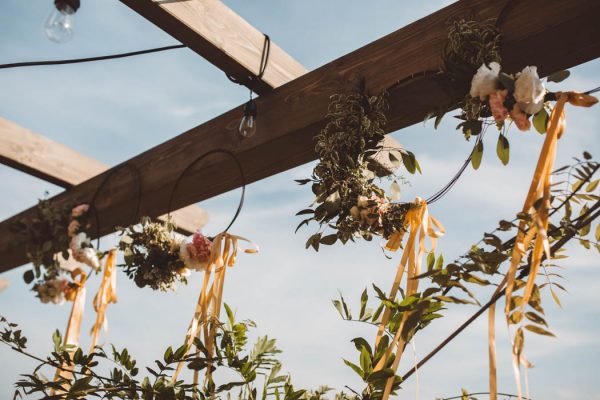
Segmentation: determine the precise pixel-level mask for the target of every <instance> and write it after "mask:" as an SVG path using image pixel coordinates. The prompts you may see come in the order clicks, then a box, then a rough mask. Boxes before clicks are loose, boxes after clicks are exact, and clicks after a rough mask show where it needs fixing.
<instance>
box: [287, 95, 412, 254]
mask: <svg viewBox="0 0 600 400" xmlns="http://www.w3.org/2000/svg"><path fill="white" fill-rule="evenodd" d="M387 108H388V104H387V100H386V95H385V93H384V94H382V95H380V96H368V95H366V94H365V93H364V91H357V92H354V93H350V94H337V95H334V96H332V97H331V100H330V104H329V109H328V114H327V117H328V119H329V121H328V123H327V125H326V126H325V128H323V130H322V131H321V132H320V133H319V134H318V135H316V137H315V140H316V146H315V150H316V152H317V154H318V155H319V163H318V164H317V166H316V167H315V168H314V170H313V174H312V177H311V179H302V180H297V182H298V183H300V184H302V185H304V184H307V183H312V191H313V193H314V194H315V195H316V199H315V201H314V203H313V205H312V207H314V209H313V208H308V209H305V210H302V211H300V212H299V213H298V214H297V215H311V216H310V217H309V218H307V219H305V220H303V221H302V222H301V223H300V225H299V226H298V228H300V227H301V226H302V225H308V223H309V222H310V221H316V222H318V223H319V225H320V227H321V229H320V230H319V232H318V233H316V234H314V235H312V236H311V237H310V238H309V239H308V241H307V244H306V246H307V248H308V247H309V246H312V247H313V248H314V249H315V250H318V247H319V244H325V245H331V244H334V243H335V242H336V241H337V240H338V239H339V240H340V241H341V242H342V243H346V242H347V241H348V240H354V238H357V237H362V238H363V239H365V240H371V239H372V238H373V235H380V236H383V237H386V238H387V237H389V236H390V235H391V234H392V233H393V232H395V231H397V230H399V229H403V227H404V215H405V214H406V211H407V210H408V208H409V205H407V204H398V203H393V202H392V200H396V198H393V197H397V196H391V197H388V196H386V193H385V191H384V189H383V188H381V187H380V186H378V185H377V184H376V183H375V180H376V179H381V178H388V179H390V180H393V183H392V187H391V189H392V193H395V194H398V193H399V191H400V187H399V184H398V182H397V181H396V179H397V178H398V177H397V176H396V175H395V172H394V170H395V169H396V168H398V167H399V166H400V164H401V163H402V162H403V163H404V165H405V166H406V168H407V169H408V170H409V172H411V173H414V172H415V171H416V170H419V169H420V167H419V165H418V163H417V161H416V159H415V156H414V154H413V153H411V152H409V151H406V150H404V149H393V150H396V151H397V152H399V153H400V155H401V158H402V161H400V160H399V159H398V158H397V157H396V156H395V155H394V154H393V153H392V152H389V153H387V157H388V158H389V162H387V163H384V162H381V159H380V158H378V157H381V156H382V154H385V153H386V152H387V150H390V149H387V148H385V147H384V145H383V144H382V141H383V139H384V135H385V132H384V129H383V128H384V126H385V124H386V120H387V119H386V116H385V112H386V110H387ZM396 154H397V153H396ZM386 161H387V160H386ZM327 227H329V228H331V229H333V230H334V231H335V233H333V234H329V235H325V236H324V235H323V230H324V229H325V228H327ZM298 228H297V229H296V230H298Z"/></svg>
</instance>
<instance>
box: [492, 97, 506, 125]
mask: <svg viewBox="0 0 600 400" xmlns="http://www.w3.org/2000/svg"><path fill="white" fill-rule="evenodd" d="M507 95H508V90H496V91H495V92H493V93H491V94H490V99H489V103H490V110H491V111H492V115H493V116H494V120H495V121H496V122H502V121H504V120H505V119H506V117H508V110H507V109H506V107H504V100H506V96H507Z"/></svg>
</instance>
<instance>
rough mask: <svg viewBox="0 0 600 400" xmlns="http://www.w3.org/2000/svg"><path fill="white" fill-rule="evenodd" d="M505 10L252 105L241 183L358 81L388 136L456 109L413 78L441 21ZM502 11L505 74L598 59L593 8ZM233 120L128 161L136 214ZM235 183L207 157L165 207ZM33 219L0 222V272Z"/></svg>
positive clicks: (382, 51) (104, 211)
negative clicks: (381, 115) (252, 130)
mask: <svg viewBox="0 0 600 400" xmlns="http://www.w3.org/2000/svg"><path fill="white" fill-rule="evenodd" d="M504 4H505V3H504V2H502V3H501V2H492V1H489V0H461V1H458V2H456V3H454V4H452V5H450V6H448V7H446V8H443V9H441V10H439V11H437V12H435V13H433V14H431V15H429V16H427V17H425V18H423V19H421V20H419V21H416V22H414V23H412V24H410V25H408V26H406V27H404V28H402V29H400V30H398V31H396V32H393V33H391V34H389V35H387V36H385V37H383V38H381V39H379V40H376V41H375V42H373V43H370V44H368V45H366V46H364V47H362V48H360V49H358V50H356V51H354V52H352V53H350V54H347V55H345V56H343V57H341V58H339V59H337V60H335V61H333V62H331V63H329V64H326V65H324V66H322V67H321V68H319V69H317V70H314V71H312V72H309V73H307V74H305V75H303V76H302V77H300V78H298V79H296V80H293V81H291V82H290V83H288V84H285V85H283V86H282V87H280V88H277V89H275V90H273V91H272V92H270V93H268V94H267V95H265V96H261V97H260V98H258V99H257V105H258V114H259V115H258V132H257V134H256V136H254V137H253V138H252V139H251V140H247V141H243V142H241V143H240V144H239V145H238V146H236V147H235V148H233V149H232V150H233V151H234V152H235V153H236V154H237V156H238V158H239V160H240V162H241V164H242V166H243V167H244V171H245V174H246V179H247V181H249V182H254V181H257V180H259V179H262V178H265V177H268V176H271V175H274V174H277V173H279V172H282V171H285V170H287V169H290V168H293V167H296V166H298V165H301V164H304V163H306V162H308V161H311V160H313V159H315V157H316V155H315V153H314V142H313V136H314V135H315V134H316V133H317V132H318V131H319V129H320V128H321V127H322V126H323V125H324V123H325V114H326V110H327V105H328V102H329V97H330V95H332V94H334V93H339V92H340V91H344V90H346V89H348V88H350V87H353V86H355V85H356V84H358V82H359V81H360V80H361V79H365V81H366V86H367V89H368V90H369V91H371V92H373V93H378V92H380V91H381V90H384V89H389V93H390V95H389V97H390V103H391V105H390V110H389V112H388V117H389V121H388V126H387V130H388V131H394V130H397V129H399V128H402V127H406V126H409V125H411V124H414V123H417V122H419V121H422V120H423V118H424V116H425V115H426V114H427V113H428V112H430V111H433V110H435V109H437V108H439V107H444V106H447V105H452V104H456V102H457V101H459V100H460V99H461V98H462V97H463V96H464V94H465V93H466V92H467V91H468V88H466V87H460V88H457V87H453V86H452V85H450V84H449V82H448V81H447V80H446V79H445V78H444V76H443V75H434V76H431V75H424V76H421V74H422V71H428V70H429V71H431V70H437V69H438V68H439V67H440V62H441V57H440V56H441V54H442V50H443V47H444V45H445V43H446V39H447V29H448V23H449V22H451V21H453V20H455V19H458V18H461V17H463V18H464V17H466V18H469V17H471V18H474V19H478V20H484V19H488V18H495V17H497V16H498V15H499V14H500V12H501V11H502V8H503V6H504ZM509 4H511V9H510V10H505V12H504V15H505V16H504V19H503V22H502V26H501V29H502V32H503V41H502V56H503V67H504V69H505V70H507V71H518V70H520V69H521V68H522V67H523V66H525V65H538V66H539V71H540V73H541V74H542V75H544V74H548V73H552V72H554V71H557V70H560V69H565V68H570V67H572V66H574V65H578V64H581V63H583V62H586V61H590V60H593V59H595V58H597V57H599V56H600V25H599V24H598V23H597V18H598V16H600V2H598V1H596V0H578V1H576V2H565V1H560V0H553V1H547V0H529V1H526V2H509ZM241 113H242V109H241V106H240V107H237V108H235V109H233V110H231V111H229V112H227V113H225V114H223V115H221V116H219V117H217V118H215V119H213V120H211V121H209V122H207V123H205V124H202V125H200V126H198V127H196V128H193V129H191V130H189V131H188V132H185V133H183V134H181V135H179V136H177V137H175V138H173V139H171V140H169V141H167V142H165V143H163V144H161V145H159V146H156V147H154V148H153V149H150V150H148V151H146V152H144V153H142V154H140V155H138V156H136V157H134V158H133V159H131V160H130V162H131V163H133V164H135V165H136V166H137V167H138V168H139V169H140V171H142V175H143V187H144V196H143V200H142V204H141V209H142V213H143V214H145V215H149V216H155V215H160V214H163V213H165V212H166V211H167V208H168V199H169V196H170V194H171V191H172V188H173V184H174V182H175V180H176V178H177V177H178V175H179V174H180V172H181V171H182V170H183V169H184V168H185V167H187V166H188V165H189V164H190V162H191V161H192V160H194V159H195V158H196V157H197V156H198V155H199V154H202V153H204V152H207V151H210V150H213V149H217V148H232V144H231V143H232V137H234V135H235V134H236V127H237V125H238V123H239V119H240V115H241ZM457 140H458V139H457ZM101 179H102V175H100V176H99V177H96V178H93V179H90V180H88V181H86V182H84V183H82V184H80V185H77V186H75V187H73V188H72V189H70V190H68V191H66V192H65V193H63V194H60V195H58V196H56V197H55V198H53V201H56V202H57V203H62V202H65V201H70V200H73V199H81V200H86V199H88V200H89V198H90V197H91V196H92V194H93V192H94V190H95V188H96V187H97V186H98V185H99V183H100V182H101ZM290 184H292V183H291V182H290ZM130 185H131V178H130V177H128V176H126V174H123V175H122V176H118V177H115V181H114V183H113V185H112V196H110V197H107V198H104V199H101V201H99V202H98V208H99V210H100V213H101V221H102V225H101V226H100V229H99V231H100V233H101V234H107V233H109V232H111V231H112V230H113V229H114V226H115V225H126V224H129V223H133V222H135V221H132V220H131V216H130V215H129V210H128V209H127V207H126V205H127V204H128V202H130V201H131V198H132V195H131V193H130V192H131V191H130V190H129V188H130ZM239 185H240V180H239V177H238V176H237V170H236V168H235V166H234V164H233V163H232V162H231V161H230V160H229V159H228V158H226V157H222V156H219V155H215V156H214V157H212V158H210V159H207V160H206V162H205V163H203V164H202V165H197V166H196V167H195V168H193V169H191V170H190V171H189V173H188V175H187V176H186V177H185V178H184V179H183V180H182V182H181V185H180V190H179V191H178V193H177V195H176V196H175V198H174V202H173V203H174V207H178V206H183V205H186V204H191V203H193V202H197V201H200V200H203V199H207V198H210V197H213V196H216V195H218V194H221V193H224V192H226V191H229V190H232V189H235V188H237V187H239ZM232 207H233V205H232ZM33 213H34V210H33V209H29V210H26V211H24V212H22V213H20V214H18V215H16V216H14V217H12V218H10V219H8V220H6V221H4V222H2V223H1V224H0V270H6V269H9V268H12V267H15V266H17V265H20V264H22V263H24V262H25V261H26V259H25V255H24V252H23V248H22V246H21V247H15V248H12V247H11V245H10V243H11V242H12V241H13V240H14V237H13V236H11V235H10V233H9V230H8V228H9V225H10V223H11V222H12V221H15V220H27V219H28V218H29V217H31V215H32V214H33Z"/></svg>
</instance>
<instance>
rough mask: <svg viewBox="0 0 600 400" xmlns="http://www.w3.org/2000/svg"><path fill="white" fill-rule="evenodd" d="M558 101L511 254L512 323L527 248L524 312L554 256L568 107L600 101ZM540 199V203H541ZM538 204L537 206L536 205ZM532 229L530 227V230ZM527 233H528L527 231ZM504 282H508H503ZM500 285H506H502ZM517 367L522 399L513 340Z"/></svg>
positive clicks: (569, 96)
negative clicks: (556, 177) (553, 213)
mask: <svg viewBox="0 0 600 400" xmlns="http://www.w3.org/2000/svg"><path fill="white" fill-rule="evenodd" d="M557 99H558V100H557V101H556V104H555V106H554V109H553V110H552V113H551V115H550V120H549V123H548V126H547V129H546V138H545V140H544V144H543V146H542V150H541V152H540V156H539V159H538V162H537V166H536V168H535V172H534V174H533V179H532V181H531V185H530V187H529V192H528V194H527V197H526V199H525V203H524V205H523V213H525V214H530V215H531V216H532V219H531V222H529V223H528V222H527V221H525V220H521V221H520V223H519V230H518V232H517V237H516V240H515V245H514V247H513V252H512V255H511V260H510V266H509V269H508V272H507V274H506V277H505V282H506V292H505V293H506V305H505V309H504V312H505V315H506V319H507V322H508V317H509V314H510V311H511V306H510V305H511V300H512V294H513V291H514V287H515V282H516V273H517V270H518V268H519V265H520V264H521V261H522V259H523V257H524V256H525V254H526V253H527V250H528V249H529V248H530V246H531V245H532V243H533V249H532V252H531V264H530V272H529V277H528V278H527V283H526V286H525V291H524V293H523V299H522V302H521V312H522V311H523V310H524V308H525V306H526V304H528V302H529V300H530V298H531V295H532V292H533V288H534V284H535V279H536V276H537V273H538V270H539V267H540V264H541V261H542V257H543V255H544V254H545V255H546V257H547V258H548V259H549V258H550V245H549V242H548V235H547V230H548V219H549V215H548V211H549V209H550V177H551V175H552V170H553V167H554V160H555V158H556V147H557V143H558V139H560V138H561V136H562V134H563V132H564V129H565V114H564V106H565V104H566V103H567V102H568V103H570V104H572V105H574V106H579V107H590V106H592V105H594V104H595V103H597V102H598V99H596V98H595V97H593V96H590V95H587V94H584V93H576V92H559V93H557ZM538 202H540V203H538ZM536 203H538V204H539V205H538V207H537V209H536V208H535V207H534V205H535V204H536ZM527 228H529V230H528V229H527ZM525 232H527V233H525ZM503 283H504V281H503ZM498 287H502V285H499V286H498ZM494 316H495V307H494V305H492V307H490V311H489V318H488V336H489V338H488V339H489V358H490V360H489V361H490V362H489V363H490V399H491V400H496V399H497V384H496V362H495V359H496V352H495V343H494V340H495V337H494V330H495V326H494V325H495V324H494ZM512 347H513V370H514V373H515V379H516V382H517V389H518V398H519V399H521V397H522V396H521V385H520V374H519V371H520V364H521V362H522V360H521V359H520V355H519V354H517V353H518V352H517V349H516V347H515V345H514V343H513V346H512Z"/></svg>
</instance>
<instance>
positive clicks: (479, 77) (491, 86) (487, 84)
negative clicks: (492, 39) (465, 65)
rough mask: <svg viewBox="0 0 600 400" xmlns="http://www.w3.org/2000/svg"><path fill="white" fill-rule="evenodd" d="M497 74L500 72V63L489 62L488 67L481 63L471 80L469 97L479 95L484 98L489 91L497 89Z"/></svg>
mask: <svg viewBox="0 0 600 400" xmlns="http://www.w3.org/2000/svg"><path fill="white" fill-rule="evenodd" d="M498 74H500V64H498V63H497V62H491V63H490V66H489V67H488V66H487V65H485V64H482V65H481V67H479V69H478V70H477V72H476V73H475V75H473V79H472V80H471V91H470V92H469V93H470V94H471V97H473V98H475V97H479V99H480V100H485V99H486V97H488V96H489V95H490V94H491V93H493V92H494V91H495V90H496V89H498Z"/></svg>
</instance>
